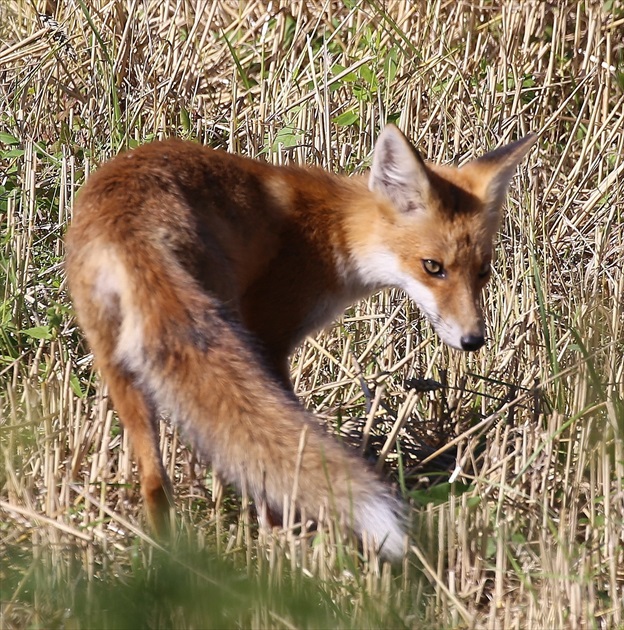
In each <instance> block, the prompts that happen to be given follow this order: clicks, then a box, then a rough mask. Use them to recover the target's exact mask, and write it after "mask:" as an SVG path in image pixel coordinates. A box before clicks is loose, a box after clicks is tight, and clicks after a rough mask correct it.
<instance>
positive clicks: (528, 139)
mask: <svg viewBox="0 0 624 630" xmlns="http://www.w3.org/2000/svg"><path fill="white" fill-rule="evenodd" d="M536 140H537V135H536V134H534V133H530V134H528V135H526V136H524V138H521V139H520V140H516V141H515V142H512V143H511V144H506V145H505V146H502V147H499V148H498V149H494V151H490V152H489V153H486V154H485V155H483V156H482V157H480V158H478V159H476V160H473V161H472V162H469V163H468V164H467V165H466V166H464V167H463V168H465V169H469V170H472V171H474V172H475V174H476V175H477V176H478V177H475V179H477V180H478V181H479V183H480V186H479V188H480V189H479V191H478V194H479V196H480V197H481V198H482V199H483V201H484V202H485V205H486V208H487V209H488V210H489V211H490V212H492V213H496V214H498V212H499V210H500V208H501V206H502V205H503V201H504V200H505V195H506V194H507V189H508V188H509V182H510V181H511V178H512V177H513V175H514V173H515V171H516V168H517V167H518V164H520V162H521V161H522V158H523V157H524V156H525V155H526V154H527V152H528V151H529V149H530V148H531V147H532V146H533V144H534V143H535V141H536Z"/></svg>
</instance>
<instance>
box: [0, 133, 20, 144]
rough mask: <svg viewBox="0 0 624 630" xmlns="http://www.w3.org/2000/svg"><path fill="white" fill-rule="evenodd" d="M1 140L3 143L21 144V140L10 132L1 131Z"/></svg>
mask: <svg viewBox="0 0 624 630" xmlns="http://www.w3.org/2000/svg"><path fill="white" fill-rule="evenodd" d="M0 142H2V143H3V144H19V143H20V141H19V140H18V139H17V138H16V137H15V136H12V135H11V134H10V133H4V132H0Z"/></svg>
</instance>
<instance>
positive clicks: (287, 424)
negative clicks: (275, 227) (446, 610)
mask: <svg viewBox="0 0 624 630" xmlns="http://www.w3.org/2000/svg"><path fill="white" fill-rule="evenodd" d="M101 252H102V250H101V249H100V253H99V255H98V256H99V258H98V267H100V269H101V265H102V258H103V256H102V253H101ZM154 254H155V252H149V251H138V250H137V249H136V248H134V249H133V250H132V252H131V254H126V253H125V251H124V253H122V252H120V251H119V250H116V251H113V250H112V249H110V248H108V250H107V255H106V258H107V260H106V273H105V274H104V275H105V276H106V280H105V282H103V283H102V286H104V287H105V288H109V287H114V291H115V293H116V303H117V304H118V307H119V312H118V313H117V314H116V317H117V318H118V321H119V323H120V325H119V327H118V331H119V334H118V338H117V342H116V349H115V360H116V361H117V362H118V364H119V365H121V366H122V367H123V369H124V370H126V371H127V372H129V373H131V374H132V375H133V378H134V380H135V383H136V384H137V385H138V386H139V387H140V388H141V390H142V391H143V392H144V393H145V394H146V395H147V396H148V397H149V398H150V399H151V400H152V402H153V403H154V405H155V406H156V407H158V408H160V409H166V410H168V411H169V412H170V413H171V415H172V418H173V419H174V421H175V422H176V423H178V424H179V425H180V426H181V427H182V428H183V430H184V432H185V434H186V436H187V437H188V438H189V439H190V440H191V441H192V443H193V445H194V446H195V448H196V449H197V450H198V451H199V452H200V453H201V454H202V455H203V456H205V457H207V458H208V459H209V460H210V461H211V462H212V465H213V467H214V469H215V471H216V472H218V474H219V475H221V477H222V478H223V479H224V480H226V481H227V482H229V483H233V484H235V485H236V486H238V488H245V489H246V490H247V492H249V493H250V495H251V496H253V497H254V499H256V500H257V501H265V502H266V504H267V506H268V507H269V508H270V509H271V510H273V511H276V512H280V511H281V509H282V506H283V505H284V499H285V497H288V498H294V499H295V503H296V505H297V506H298V507H299V508H302V509H304V510H305V513H306V515H308V516H312V517H314V516H315V515H317V514H318V513H319V509H320V508H321V507H322V506H326V507H327V508H328V509H329V510H330V512H331V513H333V514H334V515H338V516H341V517H343V518H344V519H345V520H346V522H347V523H349V524H350V526H351V527H352V528H353V530H354V531H355V532H356V533H357V534H358V535H359V536H362V534H363V533H364V532H367V533H368V534H369V535H370V536H372V537H373V539H374V540H375V541H376V542H377V544H379V545H382V553H383V554H384V555H386V556H387V557H394V558H396V557H400V556H401V555H402V553H403V546H404V542H403V539H404V531H403V526H402V522H401V517H400V515H399V512H400V509H399V505H398V502H397V501H396V500H395V499H394V498H392V496H391V495H390V493H389V490H388V488H387V487H386V486H385V485H384V484H383V483H382V482H381V481H380V480H379V479H378V478H377V476H376V475H375V474H374V473H373V472H372V471H370V470H368V468H367V467H366V465H365V464H364V462H363V461H362V460H361V459H359V458H358V457H356V456H355V455H353V454H351V453H348V452H347V451H346V450H345V449H344V448H342V447H341V446H340V445H339V444H338V443H337V442H336V441H334V440H333V439H332V438H331V437H327V436H325V435H324V434H323V433H322V432H321V431H320V430H319V429H318V428H317V426H315V424H314V422H313V419H312V417H311V416H310V415H309V414H308V413H307V412H305V411H304V410H303V409H302V408H301V406H300V405H299V403H298V402H297V400H296V399H295V397H294V396H293V395H292V394H290V393H289V392H287V391H285V390H284V389H283V388H282V387H281V385H280V384H279V383H278V382H277V380H276V379H275V378H273V377H272V376H271V375H270V372H269V371H268V369H266V368H265V367H264V365H263V360H262V356H261V352H259V351H258V350H257V349H256V348H255V347H254V340H253V339H252V338H251V336H250V335H249V334H248V333H247V332H246V330H245V329H244V328H243V327H242V326H241V325H239V324H238V323H237V322H236V319H235V318H234V317H233V316H232V315H231V313H230V312H229V311H228V310H227V308H226V307H225V306H224V305H223V304H222V301H221V300H217V299H215V298H213V297H211V295H210V294H209V293H207V292H206V291H204V290H203V289H202V288H200V287H199V286H198V285H197V283H196V282H195V280H194V279H193V278H191V277H190V276H189V274H188V273H186V271H185V270H184V269H182V268H181V267H180V266H179V265H178V264H177V261H175V260H169V261H165V260H164V259H163V258H162V254H161V256H160V257H159V256H156V255H154ZM126 256H127V258H126ZM95 275H97V274H95ZM100 277H102V273H101V272H100ZM79 310H80V309H79ZM304 429H305V442H304V448H303V450H302V451H301V449H300V442H301V435H302V431H303V430H304ZM295 479H297V483H296V487H295Z"/></svg>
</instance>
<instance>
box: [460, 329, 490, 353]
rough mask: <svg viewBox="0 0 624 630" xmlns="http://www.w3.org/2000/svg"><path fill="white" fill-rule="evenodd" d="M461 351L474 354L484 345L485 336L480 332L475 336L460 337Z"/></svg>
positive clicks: (470, 334)
mask: <svg viewBox="0 0 624 630" xmlns="http://www.w3.org/2000/svg"><path fill="white" fill-rule="evenodd" d="M460 343H461V349H462V350H465V351H466V352H474V351H475V350H478V349H479V348H481V346H483V344H484V343H485V335H484V334H483V333H482V332H479V333H477V334H475V333H469V334H467V335H462V337H461V339H460Z"/></svg>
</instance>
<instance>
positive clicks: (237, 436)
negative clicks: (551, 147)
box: [66, 124, 536, 560]
mask: <svg viewBox="0 0 624 630" xmlns="http://www.w3.org/2000/svg"><path fill="white" fill-rule="evenodd" d="M535 140H536V136H535V134H529V135H527V136H525V137H523V138H522V139H520V140H517V141H515V142H512V143H510V144H507V145H504V146H502V147H500V148H498V149H495V150H493V151H491V152H489V153H486V154H485V155H482V156H481V157H478V158H476V159H473V160H471V161H469V162H467V163H466V164H465V165H463V166H461V167H455V166H444V165H436V164H432V163H429V162H425V161H424V160H423V158H422V157H421V156H420V154H419V153H418V151H417V150H416V148H415V147H414V146H413V145H412V144H411V143H410V141H409V140H408V139H407V137H406V136H405V135H404V134H403V133H402V132H401V131H399V129H398V128H397V127H395V126H394V125H392V124H388V125H386V126H385V128H384V129H383V131H382V132H381V133H380V135H379V137H378V140H377V142H376V145H375V147H374V151H373V157H372V166H371V168H370V171H369V172H368V173H365V174H360V175H353V176H347V175H340V174H334V173H331V172H328V171H326V170H324V169H322V168H319V167H307V166H296V165H287V166H276V165H272V164H269V163H267V162H262V161H258V160H254V159H251V158H248V157H244V156H240V155H235V154H232V153H229V152H226V151H222V150H218V149H212V148H210V147H207V146H204V145H201V144H199V143H196V142H193V141H188V140H180V139H175V138H170V139H166V140H162V141H154V142H151V143H147V144H144V145H142V146H139V147H137V148H135V149H131V150H128V151H127V152H124V153H121V154H119V155H118V156H116V157H114V158H113V159H111V160H110V161H108V162H105V163H104V164H103V165H101V166H100V167H99V168H97V169H96V170H95V172H94V173H93V174H92V175H91V176H90V177H89V178H88V181H87V183H86V184H85V185H84V186H83V188H82V189H81V191H79V193H78V195H77V198H76V202H75V207H74V211H73V219H72V223H71V226H70V228H69V230H68V233H67V236H66V275H67V281H68V285H69V290H70V293H71V296H72V299H73V303H74V308H75V313H76V316H77V320H78V323H79V325H80V326H81V328H82V330H83V331H84V334H85V337H86V340H87V342H88V344H89V345H90V347H91V350H92V352H93V356H94V360H95V362H96V364H97V366H98V367H99V371H100V373H101V375H102V377H103V379H104V381H105V382H106V384H107V386H108V392H109V395H110V396H111V398H112V402H113V405H114V407H115V409H116V411H117V413H118V416H119V419H120V421H121V424H122V426H123V428H124V430H125V431H126V432H127V434H128V437H129V442H130V446H131V449H132V452H133V456H134V458H135V460H136V462H137V464H138V470H139V480H140V487H141V494H142V498H143V503H144V508H145V511H146V515H147V520H148V524H149V525H150V527H151V529H152V530H153V531H154V532H155V534H156V535H157V536H162V537H166V536H167V535H168V533H169V532H170V528H171V515H172V511H173V488H172V483H171V481H170V479H169V477H168V475H167V473H166V471H165V468H164V466H163V462H162V456H161V453H160V450H159V435H158V431H159V428H158V427H159V423H158V421H159V419H160V417H161V413H163V412H166V413H167V414H168V416H169V418H170V420H171V421H172V422H173V423H175V424H176V425H177V426H179V427H180V428H181V430H182V433H183V435H184V436H186V438H185V439H187V440H188V441H189V442H190V444H191V446H192V448H193V449H194V450H195V451H196V452H197V453H198V454H199V455H200V456H201V457H202V458H205V459H206V460H208V461H209V462H210V463H211V465H212V469H213V472H214V474H215V475H218V476H219V478H220V479H222V480H223V481H224V482H226V483H229V484H232V485H234V486H235V487H237V488H238V489H239V490H242V491H246V492H247V493H248V494H249V496H251V497H252V498H253V499H254V501H255V502H256V504H257V505H263V506H266V508H267V509H268V510H269V511H270V513H274V514H279V513H280V511H281V508H282V507H283V505H284V498H285V497H288V498H289V499H292V500H294V503H295V505H296V506H297V509H298V510H300V511H302V510H304V511H305V514H307V515H314V514H318V513H319V510H321V509H326V510H329V511H330V513H331V514H333V515H335V516H336V517H340V518H341V519H343V521H342V522H345V523H347V525H348V528H349V529H350V530H351V531H352V532H353V533H355V534H356V535H357V536H359V537H360V538H362V537H363V536H367V539H368V540H371V541H374V544H375V545H376V546H377V549H379V551H380V553H381V554H382V556H383V557H384V558H388V559H390V560H396V559H399V558H401V557H402V556H403V554H404V553H405V548H406V547H405V545H406V541H407V540H408V532H407V529H408V528H407V525H406V518H405V508H404V504H403V503H402V502H401V501H400V500H399V499H398V498H396V497H395V494H394V493H393V491H392V490H391V488H390V485H389V484H388V483H386V482H385V481H383V480H382V479H380V478H379V477H378V476H377V474H376V473H375V472H373V471H372V470H370V469H369V468H368V466H367V465H366V463H365V461H364V460H363V459H362V458H360V457H359V456H357V455H356V454H354V453H353V452H352V451H351V450H349V449H347V448H346V447H344V446H343V445H342V444H340V443H339V441H338V440H336V439H334V438H332V437H331V436H329V435H327V434H326V433H325V432H323V431H322V430H321V429H320V428H319V426H318V423H317V422H315V421H314V416H313V415H312V414H310V413H309V412H307V411H306V410H305V409H304V408H303V406H302V405H301V404H300V402H299V401H298V400H297V398H296V396H295V394H294V392H293V390H292V384H291V380H290V374H289V357H290V355H291V353H292V352H293V350H294V349H295V348H296V347H297V345H298V344H300V343H301V342H302V341H303V340H304V339H305V337H306V336H307V335H309V334H311V333H313V332H315V331H316V330H318V329H320V328H322V327H323V326H325V325H327V324H328V323H330V322H331V321H332V320H333V319H334V318H335V317H336V316H338V315H339V314H340V313H341V312H343V311H344V309H345V308H346V307H348V306H349V305H351V304H353V303H354V302H356V301H357V300H359V299H361V298H364V297H366V296H369V295H371V294H372V293H373V292H376V291H378V290H380V289H383V288H387V287H396V288H399V289H402V290H404V291H405V292H406V293H407V295H408V296H409V297H410V298H411V299H412V300H413V301H414V302H415V303H416V304H417V305H418V307H419V308H420V310H421V311H422V312H423V313H424V314H425V316H426V318H428V320H429V321H430V322H431V324H432V325H433V327H434V329H435V331H436V332H437V334H438V336H439V337H440V338H441V340H442V341H443V342H445V343H446V344H447V345H448V346H450V347H452V348H455V349H459V350H462V351H476V350H478V349H479V348H481V347H482V346H483V345H484V343H485V327H484V316H483V312H482V305H481V297H482V291H483V288H484V286H485V284H486V283H487V281H488V279H489V277H490V274H491V265H492V258H493V240H494V236H495V234H496V232H497V230H498V226H499V222H500V215H501V212H502V206H503V203H504V199H505V196H506V194H507V190H508V186H509V184H510V181H511V179H512V177H513V175H514V173H515V171H516V169H517V167H518V165H519V163H520V162H521V160H522V159H523V157H524V156H525V155H526V154H527V152H528V151H529V149H530V147H531V146H532V145H533V143H534V142H535Z"/></svg>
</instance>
